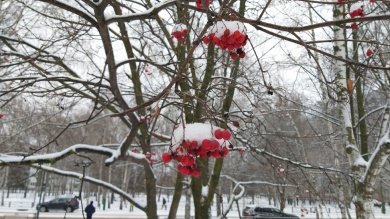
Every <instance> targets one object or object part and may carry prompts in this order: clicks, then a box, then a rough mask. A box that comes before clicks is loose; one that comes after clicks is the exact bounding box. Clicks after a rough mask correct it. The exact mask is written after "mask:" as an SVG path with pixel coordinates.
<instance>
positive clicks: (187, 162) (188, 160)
mask: <svg viewBox="0 0 390 219" xmlns="http://www.w3.org/2000/svg"><path fill="white" fill-rule="evenodd" d="M180 162H181V163H182V164H183V166H192V165H193V164H194V163H195V159H194V157H192V156H183V157H182V159H181V161H180Z"/></svg>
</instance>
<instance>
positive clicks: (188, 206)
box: [184, 188, 191, 219]
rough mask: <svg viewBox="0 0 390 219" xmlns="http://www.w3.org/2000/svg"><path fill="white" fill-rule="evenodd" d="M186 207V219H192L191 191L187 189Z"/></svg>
mask: <svg viewBox="0 0 390 219" xmlns="http://www.w3.org/2000/svg"><path fill="white" fill-rule="evenodd" d="M185 194H186V205H185V212H184V218H185V219H190V218H191V189H190V188H187V189H186V192H185Z"/></svg>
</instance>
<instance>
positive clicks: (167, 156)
mask: <svg viewBox="0 0 390 219" xmlns="http://www.w3.org/2000/svg"><path fill="white" fill-rule="evenodd" d="M161 158H162V161H163V162H164V163H169V162H171V160H172V156H171V155H170V154H169V153H166V152H165V153H163V154H162V156H161Z"/></svg>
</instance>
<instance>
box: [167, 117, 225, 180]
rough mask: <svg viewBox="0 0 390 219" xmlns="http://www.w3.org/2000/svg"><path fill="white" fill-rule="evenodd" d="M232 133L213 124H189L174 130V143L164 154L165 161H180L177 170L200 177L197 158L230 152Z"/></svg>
mask: <svg viewBox="0 0 390 219" xmlns="http://www.w3.org/2000/svg"><path fill="white" fill-rule="evenodd" d="M230 138H231V133H230V131H228V130H224V129H222V128H219V127H217V126H212V125H211V124H203V123H194V124H187V125H186V126H185V127H184V128H183V126H182V125H181V126H179V127H178V128H176V129H175V130H174V131H173V135H172V142H171V143H172V144H171V147H170V148H169V150H168V151H167V152H165V153H163V155H162V160H163V162H164V163H169V162H170V161H172V160H176V161H177V162H178V165H177V171H179V172H180V173H181V174H183V175H188V176H193V177H199V176H200V175H201V171H200V169H199V168H198V167H197V165H196V160H197V159H200V158H208V157H214V158H221V157H226V156H227V155H228V154H229V149H228V146H229V145H230V142H229V140H230Z"/></svg>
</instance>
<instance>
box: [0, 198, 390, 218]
mask: <svg viewBox="0 0 390 219" xmlns="http://www.w3.org/2000/svg"><path fill="white" fill-rule="evenodd" d="M163 197H164V198H166V199H167V200H168V208H167V209H161V207H162V198H163ZM53 198H54V196H46V198H45V201H49V200H51V199H53ZM170 198H171V197H169V198H168V197H167V196H163V195H162V196H161V197H160V200H159V201H158V206H159V210H158V215H159V216H160V218H166V216H167V215H168V211H169V204H170ZM38 199H39V197H35V201H36V202H38ZM135 200H137V201H138V202H140V203H145V196H144V195H138V196H136V197H135ZM251 200H252V199H251V198H250V197H247V198H245V199H241V200H240V201H239V208H240V209H239V211H240V212H241V213H242V209H243V208H244V207H245V206H248V205H250V204H249V203H250V202H251ZM90 201H94V205H95V207H96V213H95V214H94V218H96V219H97V218H117V219H121V218H146V215H145V214H144V213H143V212H142V211H140V210H138V209H136V208H134V210H133V211H130V206H129V204H125V205H124V207H123V209H122V210H120V209H119V204H120V201H119V197H117V196H115V201H114V202H113V204H111V206H110V208H109V209H108V208H107V207H106V209H105V210H103V207H102V206H97V202H96V198H95V197H90V198H86V199H83V205H84V207H85V206H86V204H87V203H89V202H90ZM226 201H227V198H226V197H224V203H223V208H224V209H225V206H226V205H227V203H226ZM33 202H34V194H33V193H30V194H28V195H27V198H24V197H23V193H12V194H10V197H9V198H5V199H4V206H0V218H4V216H3V215H4V214H6V215H10V214H13V215H16V214H17V215H24V216H25V215H29V217H20V218H33V215H34V213H36V210H35V206H32V204H33ZM184 205H185V197H182V199H181V202H180V205H179V210H178V214H177V218H184ZM254 205H255V206H263V207H266V206H269V207H275V206H273V202H272V205H269V202H268V199H266V198H265V197H264V198H260V197H256V198H255V203H254ZM80 206H81V205H80ZM314 207H315V205H309V204H308V202H307V201H306V203H304V204H302V203H301V202H300V203H299V205H298V206H295V207H294V206H291V205H287V207H286V208H285V210H284V212H286V213H292V214H295V215H297V216H300V217H301V218H316V213H315V211H314ZM317 207H318V205H317ZM302 208H305V209H307V213H304V214H303V217H302V214H301V209H302ZM386 208H387V209H386V212H387V213H386V214H382V213H381V209H380V208H378V207H375V213H376V214H375V215H376V218H378V219H379V218H383V219H390V206H386ZM191 210H193V207H192V209H191ZM349 211H350V214H351V216H352V217H353V218H354V216H355V213H354V209H349ZM216 212H217V211H216V208H215V205H213V208H212V215H213V216H216ZM339 212H340V211H339V209H338V208H337V206H336V205H335V204H327V205H325V206H323V218H340V214H339ZM191 214H192V215H193V214H194V212H193V211H192V213H191ZM52 215H55V216H56V217H57V218H82V212H81V210H80V209H78V210H76V211H74V212H72V213H67V214H66V215H65V212H63V211H55V212H49V213H40V218H50V216H52ZM241 216H242V215H241ZM18 218H19V217H18ZM228 218H232V219H234V218H240V217H239V213H238V210H237V206H236V205H234V206H233V209H232V210H231V211H230V212H229V214H228Z"/></svg>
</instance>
